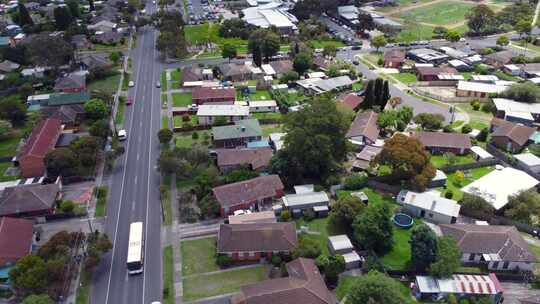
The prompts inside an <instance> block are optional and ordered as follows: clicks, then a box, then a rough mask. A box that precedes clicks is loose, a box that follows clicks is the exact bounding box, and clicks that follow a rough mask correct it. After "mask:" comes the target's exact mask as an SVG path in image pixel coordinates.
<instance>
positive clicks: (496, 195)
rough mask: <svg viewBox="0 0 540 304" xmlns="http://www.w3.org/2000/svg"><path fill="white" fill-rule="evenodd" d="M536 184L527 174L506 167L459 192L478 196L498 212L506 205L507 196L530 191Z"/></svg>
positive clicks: (536, 181) (494, 171)
mask: <svg viewBox="0 0 540 304" xmlns="http://www.w3.org/2000/svg"><path fill="white" fill-rule="evenodd" d="M537 184H538V180H536V179H535V178H534V177H532V176H530V175H529V174H527V173H525V172H523V171H521V170H517V169H514V168H511V167H506V168H502V169H496V170H493V171H491V172H490V173H488V174H486V175H484V176H482V177H481V178H479V179H477V180H476V181H474V182H472V183H470V184H469V185H467V186H465V187H463V188H461V191H463V192H465V193H469V194H473V195H477V196H480V197H482V198H483V199H484V200H486V201H487V202H488V203H489V204H491V206H493V208H495V209H496V210H499V209H501V208H502V207H504V206H505V205H506V204H507V203H508V196H510V195H514V194H516V193H518V192H519V191H523V190H528V189H531V188H532V187H534V186H536V185H537Z"/></svg>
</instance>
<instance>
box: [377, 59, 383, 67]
mask: <svg viewBox="0 0 540 304" xmlns="http://www.w3.org/2000/svg"><path fill="white" fill-rule="evenodd" d="M377 65H379V66H383V65H384V59H382V58H381V57H379V59H377Z"/></svg>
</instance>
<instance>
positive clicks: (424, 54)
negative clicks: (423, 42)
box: [406, 48, 449, 64]
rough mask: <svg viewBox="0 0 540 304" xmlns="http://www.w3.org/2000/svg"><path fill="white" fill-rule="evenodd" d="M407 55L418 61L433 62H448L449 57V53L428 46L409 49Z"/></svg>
mask: <svg viewBox="0 0 540 304" xmlns="http://www.w3.org/2000/svg"><path fill="white" fill-rule="evenodd" d="M406 56H407V57H408V58H410V59H411V60H414V61H416V62H421V63H432V64H441V63H443V62H446V61H447V60H448V58H449V56H448V55H445V54H443V53H441V52H438V51H435V50H432V49H428V48H419V49H412V50H409V51H407V54H406Z"/></svg>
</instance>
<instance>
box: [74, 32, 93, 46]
mask: <svg viewBox="0 0 540 304" xmlns="http://www.w3.org/2000/svg"><path fill="white" fill-rule="evenodd" d="M71 45H72V46H73V47H74V48H76V49H77V50H87V49H93V48H94V45H93V44H92V42H90V40H88V38H86V35H82V34H81V35H73V36H72V37H71Z"/></svg>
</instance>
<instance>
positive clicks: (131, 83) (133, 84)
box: [124, 80, 135, 88]
mask: <svg viewBox="0 0 540 304" xmlns="http://www.w3.org/2000/svg"><path fill="white" fill-rule="evenodd" d="M124 83H125V82H124ZM134 86H135V82H134V81H133V80H130V81H129V82H128V87H130V88H132V87H134Z"/></svg>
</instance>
